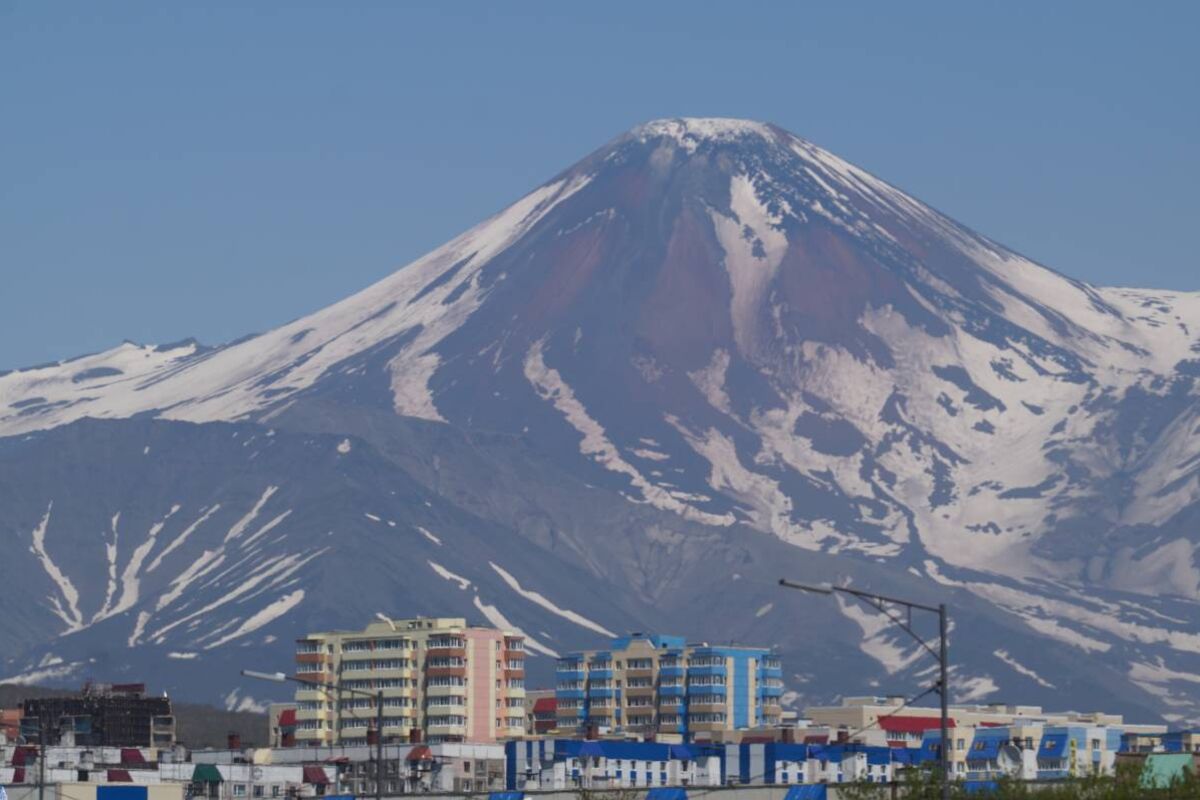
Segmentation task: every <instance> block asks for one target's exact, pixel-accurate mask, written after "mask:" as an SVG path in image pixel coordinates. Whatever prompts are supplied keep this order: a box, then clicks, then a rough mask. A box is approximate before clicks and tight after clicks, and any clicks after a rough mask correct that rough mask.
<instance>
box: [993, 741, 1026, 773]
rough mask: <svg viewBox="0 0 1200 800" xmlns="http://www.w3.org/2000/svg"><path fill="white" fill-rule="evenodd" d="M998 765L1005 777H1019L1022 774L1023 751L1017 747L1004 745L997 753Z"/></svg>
mask: <svg viewBox="0 0 1200 800" xmlns="http://www.w3.org/2000/svg"><path fill="white" fill-rule="evenodd" d="M996 765H997V766H998V767H999V768H1000V771H1001V772H1003V773H1004V774H1005V775H1011V776H1013V777H1019V776H1020V774H1021V750H1020V748H1018V747H1016V746H1015V745H1011V744H1002V745H1000V749H999V751H997V753H996Z"/></svg>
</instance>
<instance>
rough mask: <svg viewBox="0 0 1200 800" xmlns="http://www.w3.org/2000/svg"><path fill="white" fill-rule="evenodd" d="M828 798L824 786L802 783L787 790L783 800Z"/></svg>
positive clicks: (819, 799)
mask: <svg viewBox="0 0 1200 800" xmlns="http://www.w3.org/2000/svg"><path fill="white" fill-rule="evenodd" d="M826 797H828V792H827V791H826V787H825V784H823V783H803V784H800V785H799V786H793V787H791V788H790V789H788V790H787V794H785V795H784V796H783V800H825V798H826Z"/></svg>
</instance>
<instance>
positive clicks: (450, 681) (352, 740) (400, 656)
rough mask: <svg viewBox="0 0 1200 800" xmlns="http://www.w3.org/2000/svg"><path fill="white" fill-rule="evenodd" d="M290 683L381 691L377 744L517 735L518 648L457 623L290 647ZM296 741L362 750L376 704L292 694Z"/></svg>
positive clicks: (418, 624) (343, 635)
mask: <svg viewBox="0 0 1200 800" xmlns="http://www.w3.org/2000/svg"><path fill="white" fill-rule="evenodd" d="M296 673H297V677H299V678H301V679H303V680H308V681H312V682H314V683H324V684H330V683H334V682H337V683H340V684H341V685H342V686H346V687H350V688H354V689H358V690H362V691H368V692H376V691H380V690H382V692H383V715H384V717H383V738H384V740H385V741H392V742H407V741H410V739H415V738H417V737H416V736H415V735H414V732H419V733H420V736H421V737H423V738H424V739H425V740H427V741H430V742H494V741H496V740H497V739H503V738H508V737H512V736H521V735H522V734H523V733H524V730H525V708H524V706H525V644H524V637H523V636H521V635H519V634H516V633H513V632H511V631H501V630H496V629H494V628H484V627H474V626H469V625H467V623H466V620H465V619H462V618H460V617H443V618H431V619H427V618H423V617H422V618H417V619H398V620H387V621H382V622H373V623H371V624H370V625H368V626H367V627H366V628H365V629H364V630H361V631H332V632H325V633H312V634H309V635H308V636H306V637H304V638H303V639H299V640H297V642H296ZM295 699H296V731H295V741H296V744H297V745H301V746H303V745H322V744H346V745H356V744H366V743H367V742H368V740H371V741H373V737H374V734H370V735H368V731H370V730H372V729H373V728H374V725H375V719H376V708H375V700H374V699H373V698H370V697H364V696H362V695H359V694H350V693H346V692H342V693H339V692H337V691H336V690H334V689H329V688H323V687H318V686H314V687H311V688H310V687H300V688H299V689H297V691H296V698H295Z"/></svg>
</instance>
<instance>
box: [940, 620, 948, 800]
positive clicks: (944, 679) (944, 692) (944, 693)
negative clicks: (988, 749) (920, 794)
mask: <svg viewBox="0 0 1200 800" xmlns="http://www.w3.org/2000/svg"><path fill="white" fill-rule="evenodd" d="M938 640H939V645H938V666H939V668H940V669H939V676H940V677H939V678H938V694H939V695H941V698H942V720H941V722H942V800H950V738H949V731H950V722H949V716H950V714H949V711H950V683H949V675H948V674H947V673H948V672H949V671H950V661H949V657H948V655H947V653H946V604H945V603H939V604H938Z"/></svg>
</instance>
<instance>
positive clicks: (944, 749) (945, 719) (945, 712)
mask: <svg viewBox="0 0 1200 800" xmlns="http://www.w3.org/2000/svg"><path fill="white" fill-rule="evenodd" d="M779 585H780V586H785V587H787V588H788V589H799V590H800V591H802V592H812V593H814V594H828V595H832V594H833V593H834V592H840V593H841V594H848V595H850V596H852V597H855V598H857V599H859V600H863V601H865V602H866V603H867V605H869V606H871V607H872V608H874V609H875V610H876V611H878V612H879V613H881V614H883V615H884V616H886V617H887V618H888V619H890V620H891V621H892V622H894V623H896V625H898V626H899V627H900V628H901V629H902V630H903V631H904V632H905V633H907V634H908V635H909V636H911V637H912V638H913V639H915V640H916V641H917V644H919V645H921V647H923V648H924V649H925V651H926V652H928V653H929V654H930V655H932V656H933V657H934V658H936V659H937V660H938V684H937V692H938V695H939V696H940V697H941V719H940V720H939V722H940V727H941V735H942V741H941V744H940V746H939V747H938V751H939V752H938V755H939V758H938V761H939V763H940V764H941V769H942V800H950V778H951V776H950V683H949V673H950V658H949V654H948V652H947V647H948V641H947V639H948V637H947V635H946V634H947V615H946V604H945V603H939V604H938V605H936V606H929V605H924V604H923V603H914V602H911V601H909V600H901V599H899V598H896V597H888V596H886V595H882V594H874V593H872V592H864V591H861V590H858V589H851V588H850V587H848V586H833V585H831V584H826V585H823V586H812V585H810V584H805V583H796V582H795V581H789V580H788V579H786V578H780V579H779ZM889 605H897V606H903V607H904V608H906V609H907V610H908V612H909V622H908V623H906V622H905V621H904V620H903V619H901V618H899V617H897V616H896V615H894V614H892V612H891V611H889V610H888V608H887V606H889ZM914 609H915V610H918V611H929V612H932V613H934V614H937V615H938V649H937V650H936V651H935V650H934V649H933V648H932V647H930V646H929V644H928V643H927V642H926V641H925V640H924V639H922V638H921V637H920V636H918V635H917V633H916V631H914V630H913V629H912V625H911V624H909V623H911V621H912V612H913V610H914Z"/></svg>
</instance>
